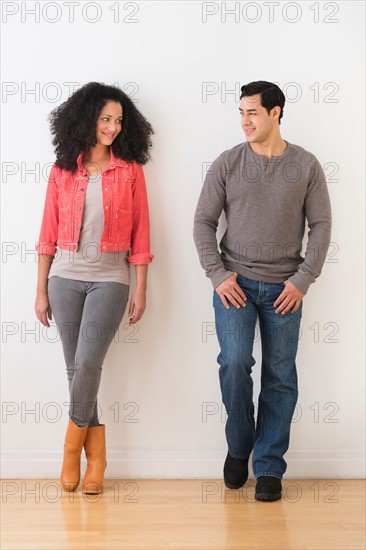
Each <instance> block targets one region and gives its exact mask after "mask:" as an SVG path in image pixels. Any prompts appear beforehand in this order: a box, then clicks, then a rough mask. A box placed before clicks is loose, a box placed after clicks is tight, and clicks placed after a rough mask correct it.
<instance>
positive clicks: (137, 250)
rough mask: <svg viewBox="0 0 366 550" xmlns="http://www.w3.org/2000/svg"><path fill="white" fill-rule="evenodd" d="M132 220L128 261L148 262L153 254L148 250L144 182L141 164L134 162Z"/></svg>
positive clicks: (147, 214)
mask: <svg viewBox="0 0 366 550" xmlns="http://www.w3.org/2000/svg"><path fill="white" fill-rule="evenodd" d="M132 196H133V221H132V232H131V253H130V256H129V257H128V261H129V263H130V264H132V265H139V264H149V263H150V262H152V260H153V258H154V255H153V254H151V252H150V217H149V207H148V201H147V191H146V182H145V176H144V172H143V168H142V166H141V164H136V169H135V179H134V182H133V183H132Z"/></svg>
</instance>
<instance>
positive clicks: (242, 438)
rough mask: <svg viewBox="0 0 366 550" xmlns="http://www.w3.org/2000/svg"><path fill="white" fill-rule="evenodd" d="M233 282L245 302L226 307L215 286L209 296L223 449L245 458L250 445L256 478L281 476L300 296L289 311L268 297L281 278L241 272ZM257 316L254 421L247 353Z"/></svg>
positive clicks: (293, 389) (293, 392)
mask: <svg viewBox="0 0 366 550" xmlns="http://www.w3.org/2000/svg"><path fill="white" fill-rule="evenodd" d="M237 283H238V284H239V286H240V287H241V288H242V289H243V291H244V294H245V295H246V297H247V301H246V304H247V305H246V307H240V309H237V308H236V307H235V306H233V305H232V304H230V308H229V309H226V308H225V306H224V305H223V303H222V301H221V298H220V297H219V295H218V294H217V292H216V291H214V298H213V306H214V309H215V323H216V333H217V337H218V340H219V344H220V348H221V351H220V354H219V355H218V357H217V361H218V363H219V365H220V368H219V378H220V386H221V393H222V401H223V403H224V405H225V408H226V412H227V421H226V427H225V433H226V440H227V444H228V450H229V453H230V455H231V456H232V457H234V458H247V457H249V455H250V453H251V452H252V450H253V456H252V466H253V474H254V476H255V478H256V479H257V478H258V477H259V476H274V477H278V478H280V479H281V478H282V476H283V474H284V473H285V471H286V467H287V464H286V461H285V460H284V458H283V455H284V454H285V452H286V451H287V449H288V447H289V441H290V428H291V420H292V416H293V413H294V410H295V406H296V402H297V397H298V388H297V373H296V363H295V357H296V353H297V348H298V339H299V332H300V320H301V316H302V304H303V302H302V301H301V303H300V307H299V308H298V310H297V311H296V312H295V313H291V310H290V311H289V312H288V313H286V314H284V315H283V314H282V313H275V310H276V308H275V307H274V306H273V303H274V302H275V301H276V299H277V297H278V296H279V295H280V294H281V292H282V290H283V289H284V288H285V285H284V283H264V282H262V281H256V280H253V279H249V278H247V277H244V276H242V275H238V277H237ZM277 307H278V306H277ZM257 316H258V318H259V327H260V336H261V347H262V371H261V389H260V394H259V399H258V414H257V424H256V425H255V421H254V404H253V380H252V376H251V372H252V367H253V366H254V364H255V360H254V358H253V355H252V353H253V343H254V338H255V327H256V321H257Z"/></svg>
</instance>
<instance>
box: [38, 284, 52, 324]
mask: <svg viewBox="0 0 366 550" xmlns="http://www.w3.org/2000/svg"><path fill="white" fill-rule="evenodd" d="M34 309H35V311H36V315H37V319H38V320H39V321H41V323H42V325H44V326H46V327H49V326H50V324H49V322H48V319H52V310H51V307H50V304H49V301H48V294H47V291H42V292H37V296H36V303H35V307H34ZM47 316H48V319H47Z"/></svg>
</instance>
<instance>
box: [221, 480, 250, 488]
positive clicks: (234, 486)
mask: <svg viewBox="0 0 366 550" xmlns="http://www.w3.org/2000/svg"><path fill="white" fill-rule="evenodd" d="M224 483H225V487H227V488H228V489H240V488H241V487H244V485H245V484H246V481H244V483H242V484H241V485H231V483H227V481H225V480H224Z"/></svg>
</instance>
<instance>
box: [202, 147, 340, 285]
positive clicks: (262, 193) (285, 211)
mask: <svg viewBox="0 0 366 550" xmlns="http://www.w3.org/2000/svg"><path fill="white" fill-rule="evenodd" d="M223 210H224V212H225V214H226V219H227V224H228V227H227V230H226V232H225V234H224V236H223V238H222V239H221V241H220V249H221V252H220V251H219V250H218V243H217V239H216V230H217V226H218V220H219V217H220V215H221V213H222V211H223ZM305 217H306V219H307V222H308V226H309V229H310V231H309V234H308V242H307V247H306V251H305V257H303V256H302V255H301V252H302V239H303V236H304V232H305ZM193 235H194V241H195V245H196V248H197V251H198V254H199V259H200V263H201V265H202V267H203V268H204V269H205V271H206V275H207V277H209V278H210V280H211V282H212V284H213V287H214V288H216V287H217V286H218V285H219V284H220V283H222V282H223V281H224V280H225V279H227V278H228V277H230V275H231V274H232V273H233V272H237V273H239V274H240V275H243V276H245V277H248V278H250V279H256V280H258V281H263V282H269V283H278V282H283V281H284V280H285V279H289V280H290V281H291V282H292V283H293V284H294V285H295V286H296V287H297V288H298V289H299V290H300V291H301V292H302V293H303V294H306V292H307V290H308V288H309V286H310V284H311V283H314V282H315V279H316V278H317V277H318V276H319V275H320V273H321V270H322V266H323V264H324V261H325V257H326V253H327V250H328V246H329V242H330V235H331V205H330V199H329V194H328V188H327V184H326V179H325V175H324V171H323V169H322V167H321V165H320V163H319V161H318V160H317V159H316V157H315V156H314V155H313V154H312V153H310V152H308V151H306V150H305V149H303V148H302V147H300V146H298V145H294V144H292V143H289V142H287V147H286V149H285V152H284V153H283V154H282V155H280V156H272V157H271V159H270V160H268V159H267V158H266V157H265V156H263V155H257V154H255V153H254V152H253V151H252V149H251V147H250V145H249V143H248V142H244V143H240V144H239V145H236V146H235V147H233V148H232V149H229V150H227V151H224V152H223V153H222V154H221V155H219V157H217V159H216V160H215V161H214V163H213V164H211V166H210V169H209V171H208V173H207V176H206V179H205V182H204V185H203V188H202V191H201V194H200V197H199V200H198V205H197V209H196V213H195V217H194V231H193Z"/></svg>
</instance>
